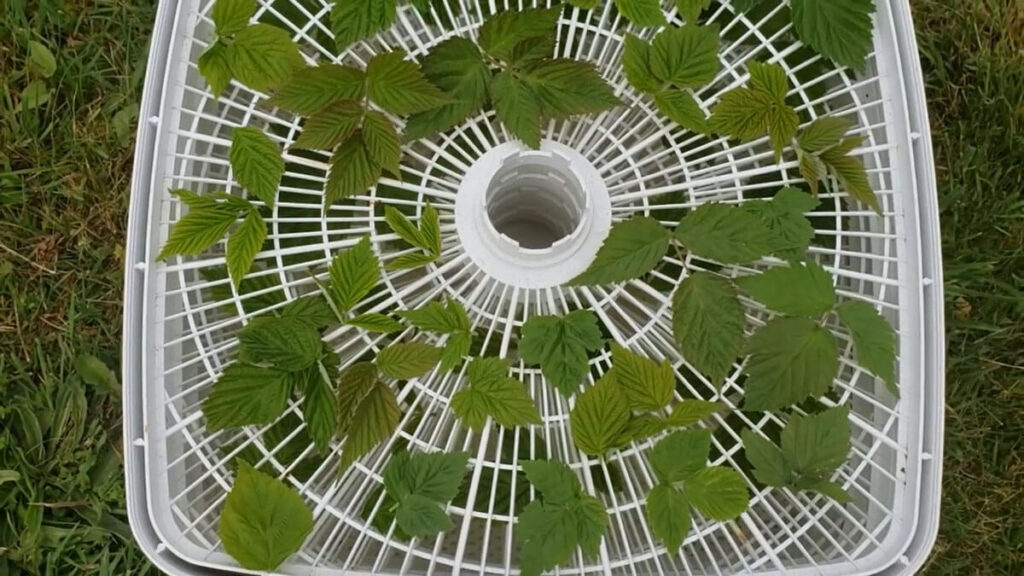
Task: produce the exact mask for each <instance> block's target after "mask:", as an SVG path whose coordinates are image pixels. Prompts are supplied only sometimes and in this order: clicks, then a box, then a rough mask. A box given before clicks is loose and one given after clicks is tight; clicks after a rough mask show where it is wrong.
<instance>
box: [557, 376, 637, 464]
mask: <svg viewBox="0 0 1024 576" xmlns="http://www.w3.org/2000/svg"><path fill="white" fill-rule="evenodd" d="M629 418H630V411H629V401H628V400H627V399H626V396H625V395H624V394H623V393H622V391H621V390H620V389H619V386H618V384H617V383H616V378H615V376H614V373H613V372H610V373H608V374H605V375H604V377H603V378H601V379H600V380H598V382H597V383H596V384H594V385H593V386H592V387H590V388H588V389H587V390H586V391H584V392H583V394H580V395H579V397H577V398H576V404H575V405H574V406H573V408H572V412H571V413H570V415H569V426H570V428H571V430H572V440H573V443H574V444H575V445H576V448H577V449H579V450H580V451H581V452H583V453H585V454H590V455H591V456H604V454H605V453H606V452H608V451H609V450H611V449H612V448H616V447H618V446H619V444H620V443H621V442H620V438H621V437H622V433H623V431H624V430H625V429H626V425H627V424H629Z"/></svg>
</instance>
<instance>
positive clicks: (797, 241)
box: [741, 188, 818, 262]
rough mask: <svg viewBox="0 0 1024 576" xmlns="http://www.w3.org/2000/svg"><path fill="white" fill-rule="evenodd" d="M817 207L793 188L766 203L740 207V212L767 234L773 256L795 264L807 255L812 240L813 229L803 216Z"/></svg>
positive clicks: (810, 197) (748, 203) (783, 190)
mask: <svg viewBox="0 0 1024 576" xmlns="http://www.w3.org/2000/svg"><path fill="white" fill-rule="evenodd" d="M817 205H818V201H817V200H815V199H814V198H813V197H812V196H811V195H810V194H807V193H806V192H803V191H801V190H798V189H796V188H783V189H782V190H779V192H778V193H777V194H776V195H775V198H773V199H772V200H771V201H770V202H766V201H764V200H754V201H750V202H746V203H744V204H743V205H742V206H741V207H742V209H743V210H745V211H747V212H750V213H751V214H754V215H756V216H757V217H758V218H760V220H761V223H762V224H764V225H765V227H766V228H767V229H768V232H769V235H768V236H769V240H768V248H769V249H770V250H771V252H772V253H773V254H775V255H776V256H778V257H779V258H782V259H784V260H788V261H790V262H797V261H801V260H803V259H804V258H805V257H806V255H807V248H808V246H810V244H811V240H813V239H814V226H811V223H810V222H809V221H808V220H807V218H806V217H805V216H804V213H805V212H809V211H811V210H813V209H814V208H815V207H816V206H817Z"/></svg>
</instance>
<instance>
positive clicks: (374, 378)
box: [338, 362, 379, 436]
mask: <svg viewBox="0 0 1024 576" xmlns="http://www.w3.org/2000/svg"><path fill="white" fill-rule="evenodd" d="M378 376H379V372H378V371H377V366H375V365H374V364H373V363H372V362H356V363H355V364H352V365H351V366H349V367H348V368H345V369H344V370H342V371H341V373H340V374H338V433H339V434H340V435H342V436H344V435H346V434H348V430H349V428H350V427H351V426H352V422H353V419H354V418H355V414H356V411H357V410H358V409H359V404H360V403H361V402H362V401H363V400H364V399H365V398H366V397H367V396H368V395H369V394H370V392H371V391H372V390H373V388H374V387H375V386H376V385H377V382H378Z"/></svg>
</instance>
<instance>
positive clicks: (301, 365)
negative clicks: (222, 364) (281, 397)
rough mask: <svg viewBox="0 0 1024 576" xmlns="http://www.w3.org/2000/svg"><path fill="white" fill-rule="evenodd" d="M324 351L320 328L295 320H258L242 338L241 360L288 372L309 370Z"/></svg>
mask: <svg viewBox="0 0 1024 576" xmlns="http://www.w3.org/2000/svg"><path fill="white" fill-rule="evenodd" d="M322 352H323V343H322V342H321V340H320V333H319V332H317V330H316V328H313V327H312V326H310V325H309V324H307V323H305V322H303V321H301V320H296V319H294V318H270V317H260V318H254V319H253V320H252V321H251V322H249V324H248V325H247V326H246V327H245V328H244V329H243V330H242V332H241V333H240V334H239V335H238V358H239V359H240V360H242V361H243V362H248V363H250V364H259V365H270V366H273V367H275V368H277V369H279V370H283V371H285V372H298V371H300V370H304V369H306V368H309V367H310V366H312V365H313V364H315V363H316V361H317V360H319V359H320V356H321V355H322Z"/></svg>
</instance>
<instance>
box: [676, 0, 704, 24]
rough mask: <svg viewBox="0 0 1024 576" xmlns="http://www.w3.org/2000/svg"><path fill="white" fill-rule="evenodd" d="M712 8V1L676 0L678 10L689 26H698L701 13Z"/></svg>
mask: <svg viewBox="0 0 1024 576" xmlns="http://www.w3.org/2000/svg"><path fill="white" fill-rule="evenodd" d="M709 6H711V0H676V10H678V11H679V15H680V16H682V17H683V19H684V20H686V23H687V24H696V23H697V18H699V17H700V13H701V12H703V11H705V10H707V9H708V7H709Z"/></svg>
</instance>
